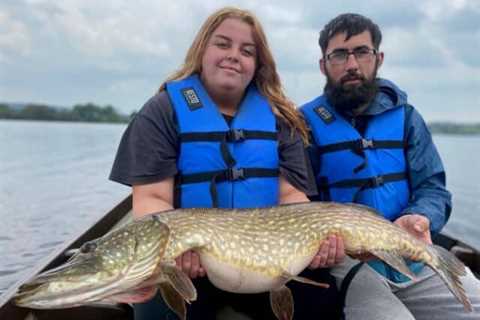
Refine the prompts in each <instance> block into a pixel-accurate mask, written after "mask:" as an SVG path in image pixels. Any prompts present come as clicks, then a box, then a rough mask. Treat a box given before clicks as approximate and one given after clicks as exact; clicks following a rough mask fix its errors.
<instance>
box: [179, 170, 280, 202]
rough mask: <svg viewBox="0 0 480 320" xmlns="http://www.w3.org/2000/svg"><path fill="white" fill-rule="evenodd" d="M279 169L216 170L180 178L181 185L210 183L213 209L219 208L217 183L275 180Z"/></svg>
mask: <svg viewBox="0 0 480 320" xmlns="http://www.w3.org/2000/svg"><path fill="white" fill-rule="evenodd" d="M279 174H280V171H279V170H278V169H269V168H229V169H226V170H216V171H208V172H198V173H192V174H186V175H180V176H179V177H178V180H177V181H178V183H179V184H189V183H198V182H205V181H210V196H211V198H212V207H213V208H218V192H217V183H220V182H224V181H237V180H244V179H248V178H260V177H263V178H265V177H267V178H275V177H278V175H279Z"/></svg>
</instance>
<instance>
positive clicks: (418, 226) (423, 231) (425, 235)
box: [394, 214, 432, 244]
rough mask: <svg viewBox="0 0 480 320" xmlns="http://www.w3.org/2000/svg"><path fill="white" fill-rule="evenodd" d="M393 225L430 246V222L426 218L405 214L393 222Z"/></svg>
mask: <svg viewBox="0 0 480 320" xmlns="http://www.w3.org/2000/svg"><path fill="white" fill-rule="evenodd" d="M394 223H395V224H396V225H398V226H399V227H400V228H402V229H404V230H405V231H407V232H408V233H410V234H411V235H413V236H414V237H415V238H417V239H420V240H422V241H424V242H426V243H428V244H432V237H431V234H430V220H428V218H427V217H425V216H422V215H419V214H406V215H404V216H401V217H400V218H398V219H397V220H395V221H394Z"/></svg>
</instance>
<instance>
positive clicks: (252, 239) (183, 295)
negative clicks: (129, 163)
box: [15, 202, 472, 319]
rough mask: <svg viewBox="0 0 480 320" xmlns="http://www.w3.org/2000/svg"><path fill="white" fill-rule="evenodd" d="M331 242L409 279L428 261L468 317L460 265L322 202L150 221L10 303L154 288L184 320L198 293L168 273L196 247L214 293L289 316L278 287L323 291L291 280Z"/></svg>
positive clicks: (83, 252) (371, 218)
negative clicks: (260, 299)
mask: <svg viewBox="0 0 480 320" xmlns="http://www.w3.org/2000/svg"><path fill="white" fill-rule="evenodd" d="M329 235H339V236H341V237H342V238H343V240H344V243H345V250H346V252H347V254H349V255H352V256H357V255H360V254H364V253H370V254H373V255H374V256H376V257H378V258H379V259H381V260H383V261H384V262H386V263H387V264H389V265H391V266H392V267H394V268H395V269H396V270H398V271H400V272H402V273H403V274H405V275H406V276H408V277H410V278H412V279H414V278H415V276H414V275H413V274H412V273H411V272H410V270H409V269H408V267H407V266H406V265H405V261H404V260H403V258H408V259H411V260H415V261H422V262H424V263H426V264H427V265H429V266H430V267H431V268H432V269H433V270H434V271H435V272H437V273H438V274H439V275H440V277H441V278H442V279H443V281H444V282H445V284H446V286H447V287H448V288H449V289H450V291H451V292H452V293H453V295H454V296H455V297H456V298H457V299H458V301H459V302H460V303H462V304H463V305H464V307H465V309H466V310H467V311H471V310H472V306H471V303H470V300H469V299H468V297H467V296H466V294H465V290H464V288H463V287H462V283H461V281H460V276H463V275H465V266H464V265H463V264H462V263H461V262H460V261H459V260H458V259H457V258H456V257H455V256H454V255H453V254H451V253H450V252H448V251H447V250H445V249H443V248H441V247H438V246H432V245H428V244H425V243H424V242H422V241H419V240H417V239H416V238H414V237H412V236H411V235H409V234H408V233H406V232H405V231H403V230H402V229H401V228H399V227H397V226H396V225H394V224H392V223H391V222H389V221H387V220H385V219H383V218H381V217H380V216H379V215H378V214H377V213H376V212H375V211H374V210H372V209H370V208H368V207H365V206H360V205H354V204H338V203H328V202H310V203H302V204H292V205H284V206H278V207H271V208H262V209H238V210H228V209H177V210H172V211H167V212H162V213H158V214H154V215H151V216H148V217H145V218H143V219H140V220H137V221H134V222H131V223H129V224H127V225H125V226H123V227H121V228H119V229H116V230H113V231H111V232H110V233H108V234H106V235H105V236H103V237H102V238H99V239H96V240H93V241H90V242H87V243H85V244H84V245H83V246H82V247H81V248H80V250H79V252H78V253H76V254H75V255H74V256H73V257H72V258H71V259H70V260H69V261H68V262H67V263H66V264H65V265H63V266H60V267H59V268H57V269H54V270H50V271H47V272H45V273H43V274H40V275H38V276H37V277H36V278H34V279H32V280H31V281H30V282H28V283H26V284H25V285H23V286H22V287H21V288H20V289H19V292H18V293H17V295H16V298H15V302H16V304H17V305H19V306H24V307H29V308H37V309H51V308H68V307H72V306H78V305H84V304H95V303H98V302H104V303H105V302H114V301H119V300H122V298H125V297H127V296H128V295H130V294H132V292H133V291H134V290H136V289H139V288H142V287H146V286H151V285H158V287H159V289H160V292H161V294H162V296H163V298H164V300H165V301H166V303H167V304H168V305H169V306H170V308H172V310H174V311H175V312H176V313H177V314H178V315H179V316H180V318H182V319H184V318H185V316H186V308H185V301H186V302H191V301H194V300H195V299H196V295H197V293H196V290H195V287H194V286H193V284H192V282H191V280H190V279H189V278H188V276H187V275H186V274H185V273H183V272H182V271H180V270H179V269H177V268H176V267H175V258H176V257H178V256H180V255H181V254H182V253H184V252H186V251H187V250H194V251H196V252H198V254H199V255H200V259H201V263H202V265H203V267H204V268H205V270H206V272H207V275H208V278H209V280H210V281H211V282H212V283H213V284H214V285H215V286H217V287H218V288H220V289H223V290H226V291H230V292H237V293H258V292H267V291H269V292H270V302H271V306H272V309H273V312H274V313H275V315H276V316H277V318H282V319H284V318H287V319H291V318H292V316H293V299H292V295H291V293H290V291H289V289H288V288H287V287H286V286H285V283H287V282H288V281H290V280H295V281H300V282H303V283H306V284H311V285H318V286H324V285H323V284H321V283H317V282H314V281H312V280H309V279H306V278H302V277H299V276H298V274H299V273H300V272H301V271H302V270H303V269H304V268H306V267H307V266H308V265H309V264H310V262H311V260H312V259H313V257H314V255H315V254H316V252H317V251H318V249H319V247H320V243H321V242H322V241H323V240H324V239H326V238H327V237H328V236H329ZM402 257H403V258H402Z"/></svg>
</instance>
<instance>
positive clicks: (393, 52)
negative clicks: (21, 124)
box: [0, 0, 480, 122]
mask: <svg viewBox="0 0 480 320" xmlns="http://www.w3.org/2000/svg"><path fill="white" fill-rule="evenodd" d="M225 5H235V6H239V7H241V8H247V9H250V10H252V11H253V12H255V13H256V15H257V16H258V17H259V19H260V20H261V22H262V23H263V25H264V27H265V30H266V32H267V36H268V38H269V42H270V45H271V47H272V50H273V52H274V56H275V58H276V61H277V64H278V68H279V71H280V75H281V77H282V80H283V84H284V87H285V89H286V91H287V94H288V95H289V96H290V97H291V98H292V99H293V100H294V101H295V102H296V103H298V104H302V103H304V102H306V101H308V100H310V99H311V98H313V97H314V96H317V95H319V94H320V93H321V90H322V88H323V85H324V78H323V76H322V75H321V74H320V72H319V70H318V59H319V55H320V50H319V48H318V45H317V38H318V34H319V31H320V30H321V28H322V27H323V26H324V25H325V24H326V23H327V22H328V21H329V20H330V19H331V18H333V17H334V16H336V15H337V14H339V13H344V12H357V13H361V14H364V15H367V16H369V17H370V18H372V19H373V20H374V21H375V22H377V23H378V24H379V25H380V27H381V29H382V32H383V35H384V42H383V44H382V46H381V49H382V51H384V52H385V62H384V65H383V67H382V69H381V71H380V76H382V77H386V78H389V79H391V80H393V81H394V82H396V83H397V84H398V85H399V86H400V87H401V88H403V89H404V90H405V91H407V92H408V94H409V100H410V102H411V103H412V104H413V105H415V106H416V107H417V109H418V110H420V112H421V113H422V114H423V115H424V117H425V118H426V120H427V121H435V120H455V121H463V122H473V121H475V122H480V98H479V93H478V92H479V91H480V1H479V0H399V1H395V2H393V1H384V0H371V1H370V0H364V1H358V0H343V1H342V0H338V1H332V0H305V1H291V0H288V1H287V0H285V1H270V0H262V1H260V0H258V1H257V0H252V1H249V0H247V1H213V0H202V1H197V0H175V1H165V0H163V1H162V0H138V1H126V0H101V1H97V0H63V1H57V0H1V2H0V101H4V102H35V103H48V104H51V105H56V106H72V105H74V104H76V103H86V102H94V103H96V104H100V105H106V104H111V105H113V106H114V107H115V108H116V109H117V110H119V111H121V112H123V113H130V112H132V111H134V110H138V109H139V108H140V107H141V106H142V105H143V103H144V102H145V101H146V100H147V99H148V98H149V97H150V96H151V95H152V94H154V92H155V91H156V89H157V87H158V86H159V84H160V83H161V82H162V80H163V79H164V78H165V77H167V76H168V75H169V74H170V73H171V72H172V71H174V70H175V69H176V68H177V67H178V66H179V65H180V64H181V62H182V60H183V58H184V55H185V53H186V50H187V49H188V47H189V46H190V44H191V41H192V39H193V37H194V35H195V33H196V31H197V30H198V29H199V27H200V25H201V23H202V22H203V21H204V20H205V18H206V17H207V16H208V15H209V14H210V13H212V12H213V11H214V10H216V9H218V8H220V7H222V6H225Z"/></svg>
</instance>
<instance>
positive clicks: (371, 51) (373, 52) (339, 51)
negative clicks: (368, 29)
mask: <svg viewBox="0 0 480 320" xmlns="http://www.w3.org/2000/svg"><path fill="white" fill-rule="evenodd" d="M362 53H364V54H366V53H368V54H371V56H372V57H374V56H375V57H376V56H377V53H378V50H377V49H374V48H368V47H358V48H355V49H353V50H347V49H336V50H334V51H333V52H330V53H329V54H327V55H326V60H327V61H329V62H330V63H332V56H335V55H338V54H345V58H344V59H343V61H342V62H339V63H332V64H337V65H339V64H345V63H346V62H347V61H348V57H349V56H350V55H351V54H353V56H354V57H355V59H356V60H357V61H359V60H361V59H359V58H358V56H357V54H362Z"/></svg>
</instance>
